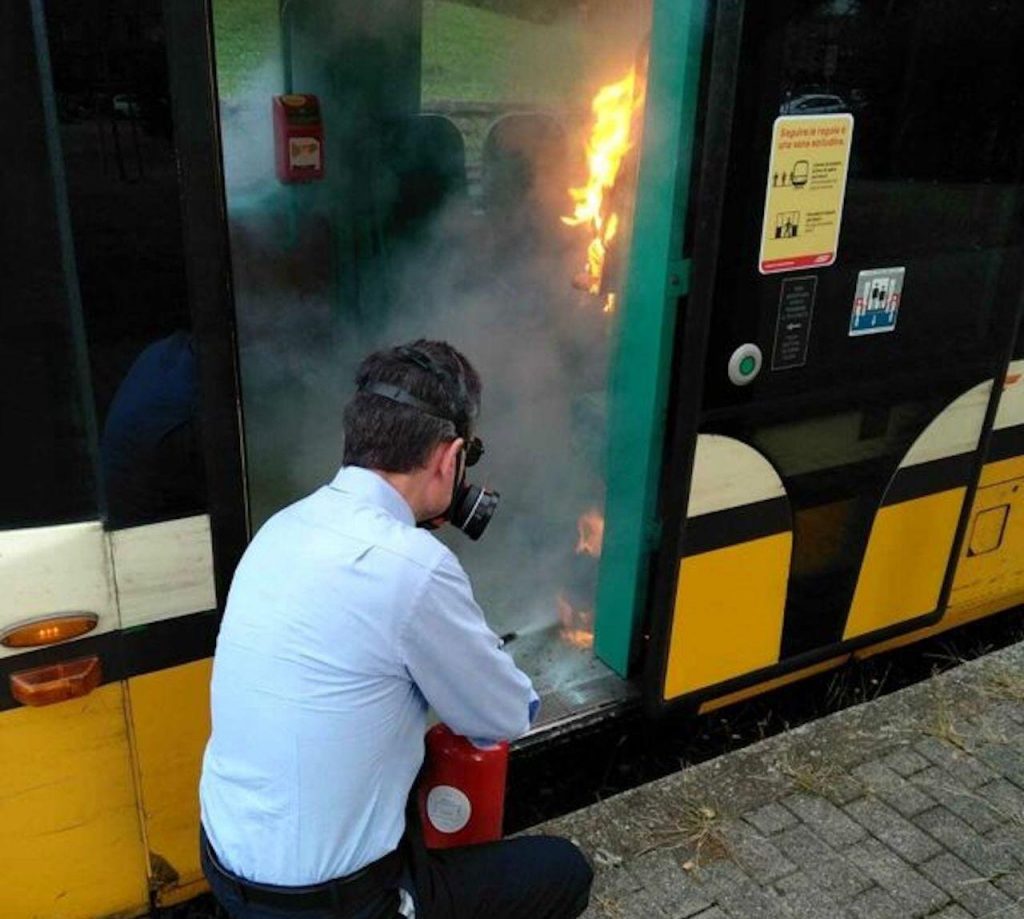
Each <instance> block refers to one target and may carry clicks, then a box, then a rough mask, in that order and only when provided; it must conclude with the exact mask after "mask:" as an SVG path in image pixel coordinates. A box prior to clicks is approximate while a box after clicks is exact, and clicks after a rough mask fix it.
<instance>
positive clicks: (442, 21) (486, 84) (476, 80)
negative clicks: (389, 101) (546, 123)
mask: <svg viewBox="0 0 1024 919" xmlns="http://www.w3.org/2000/svg"><path fill="white" fill-rule="evenodd" d="M583 54H584V49H583V36H582V29H581V28H580V27H579V25H578V24H577V23H574V22H570V21H562V22H555V23H552V24H551V25H539V24H537V23H532V22H526V21H524V20H521V19H514V18H512V17H510V16H502V15H500V14H498V13H492V12H489V11H487V10H480V9H475V8H473V7H469V6H462V5H461V4H458V3H450V2H446V0H426V2H425V3H424V5H423V99H424V101H425V102H431V101H438V100H446V99H468V100H472V101H474V102H529V103H532V104H534V105H538V106H546V107H560V106H562V105H564V104H565V103H566V101H567V100H569V99H571V98H573V96H574V91H575V90H576V76H577V74H579V73H580V71H581V70H582V66H581V65H582V57H583Z"/></svg>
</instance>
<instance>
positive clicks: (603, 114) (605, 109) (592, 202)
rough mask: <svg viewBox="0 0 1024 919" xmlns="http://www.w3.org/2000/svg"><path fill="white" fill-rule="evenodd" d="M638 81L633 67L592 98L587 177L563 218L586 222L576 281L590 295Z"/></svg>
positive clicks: (613, 224) (612, 222) (608, 236)
mask: <svg viewBox="0 0 1024 919" xmlns="http://www.w3.org/2000/svg"><path fill="white" fill-rule="evenodd" d="M637 82H638V81H637V76H636V68H631V69H630V71H629V73H627V74H626V76H625V77H623V78H622V79H621V80H618V81H616V82H615V83H609V84H608V85H607V86H602V87H601V89H599V90H598V92H597V95H596V96H594V101H593V102H592V103H591V109H592V111H593V113H594V125H593V128H592V129H591V132H590V139H589V140H588V141H587V167H588V169H589V172H590V175H589V177H588V179H587V182H586V184H585V185H581V186H580V187H578V188H570V189H569V196H570V197H571V198H572V200H573V212H572V216H568V217H563V218H562V222H563V223H565V224H567V225H568V226H570V227H578V226H584V225H586V226H589V227H590V230H591V233H592V234H593V236H592V239H591V241H590V245H589V246H588V247H587V264H586V267H585V268H584V274H583V275H582V277H581V279H580V281H579V282H578V283H579V285H580V286H582V287H584V288H585V289H586V290H587V291H589V292H590V293H592V294H598V293H600V292H601V276H602V275H603V274H604V263H605V258H606V257H607V254H608V245H609V243H611V241H612V240H613V239H614V238H615V234H616V233H617V232H618V229H619V215H618V214H616V213H611V214H607V213H606V210H607V208H606V206H605V196H606V194H607V192H609V191H610V190H611V189H612V188H613V187H614V185H615V180H616V178H617V177H618V174H619V168H620V167H621V166H622V161H623V159H624V158H625V156H626V154H627V153H628V152H629V151H630V149H631V147H632V141H631V134H632V129H633V116H634V115H635V113H636V112H637V111H638V110H639V108H640V106H641V105H642V104H643V91H642V89H641V90H640V91H639V92H638V91H637ZM614 306H615V301H614V299H613V298H609V299H606V301H605V307H604V311H605V312H606V313H608V312H611V311H612V310H613V309H614Z"/></svg>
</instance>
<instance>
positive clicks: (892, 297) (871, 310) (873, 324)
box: [850, 268, 907, 335]
mask: <svg viewBox="0 0 1024 919" xmlns="http://www.w3.org/2000/svg"><path fill="white" fill-rule="evenodd" d="M906 273H907V269H906V268H873V269H871V270H870V271H862V272H861V273H860V274H858V275H857V290H856V292H855V293H854V295H853V309H852V311H851V312H850V334H851V335H879V334H881V333H883V332H893V331H895V330H896V319H897V317H898V316H899V313H900V302H901V301H902V299H903V278H904V276H905V275H906Z"/></svg>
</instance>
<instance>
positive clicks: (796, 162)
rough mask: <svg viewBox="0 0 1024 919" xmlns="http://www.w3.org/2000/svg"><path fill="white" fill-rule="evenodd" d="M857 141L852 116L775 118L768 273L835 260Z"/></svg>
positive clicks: (766, 229)
mask: <svg viewBox="0 0 1024 919" xmlns="http://www.w3.org/2000/svg"><path fill="white" fill-rule="evenodd" d="M852 141H853V116H852V115H803V116H793V115H783V116H781V117H779V118H776V119H775V129H774V131H773V132H772V155H771V162H769V164H768V190H767V192H766V194H765V204H764V223H763V225H762V231H761V254H760V259H759V267H760V270H761V273H762V274H776V273H778V272H781V271H794V270H796V269H800V268H823V267H825V266H827V265H831V264H832V263H833V262H835V260H836V253H837V251H838V249H839V228H840V226H841V224H842V220H843V198H844V196H845V195H846V174H847V170H848V167H849V165H850V144H851V142H852Z"/></svg>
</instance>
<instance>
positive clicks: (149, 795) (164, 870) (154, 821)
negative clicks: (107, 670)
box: [126, 657, 213, 906]
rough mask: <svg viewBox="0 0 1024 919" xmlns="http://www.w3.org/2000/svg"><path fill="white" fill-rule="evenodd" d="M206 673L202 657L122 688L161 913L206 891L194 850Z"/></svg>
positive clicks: (206, 723)
mask: <svg viewBox="0 0 1024 919" xmlns="http://www.w3.org/2000/svg"><path fill="white" fill-rule="evenodd" d="M212 669H213V659H212V658H209V657H208V658H203V659H201V660H197V661H193V662H191V663H188V664H182V665H180V666H178V667H171V668H167V669H164V670H157V671H154V672H152V673H147V674H144V675H142V676H137V677H132V678H131V679H130V680H128V682H127V690H126V691H127V696H128V700H129V711H130V718H131V729H132V737H133V741H134V754H135V758H136V763H137V769H138V776H139V800H140V806H141V810H142V813H143V815H144V818H145V826H146V842H147V846H148V848H149V858H150V863H151V874H152V887H153V890H154V894H155V896H156V900H157V903H158V904H159V905H161V906H170V905H172V904H174V903H178V902H181V901H182V900H187V899H188V898H189V897H192V896H195V895H196V894H197V893H199V892H201V890H203V889H205V886H206V882H205V881H204V879H203V873H202V869H201V867H200V865H199V849H198V846H197V845H196V840H197V838H198V835H199V795H198V791H197V789H198V787H199V773H200V769H201V767H202V755H203V750H204V749H205V747H206V740H207V738H208V737H209V734H210V675H211V672H212Z"/></svg>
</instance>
